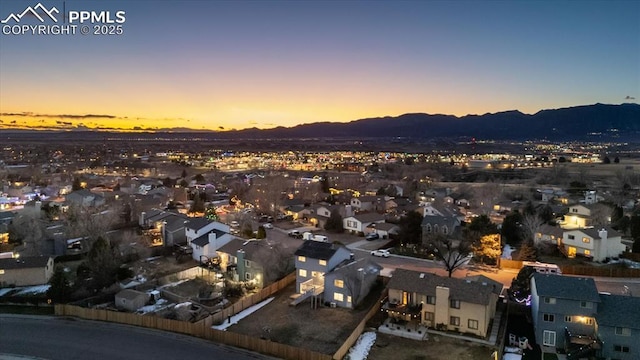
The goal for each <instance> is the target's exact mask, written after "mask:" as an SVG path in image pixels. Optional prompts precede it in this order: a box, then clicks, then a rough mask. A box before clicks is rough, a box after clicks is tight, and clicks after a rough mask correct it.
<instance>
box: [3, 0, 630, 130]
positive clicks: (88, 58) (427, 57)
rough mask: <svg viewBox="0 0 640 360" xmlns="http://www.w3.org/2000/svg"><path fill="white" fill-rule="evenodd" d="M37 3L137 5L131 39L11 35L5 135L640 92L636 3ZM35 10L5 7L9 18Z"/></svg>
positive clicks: (464, 109) (626, 97)
mask: <svg viewBox="0 0 640 360" xmlns="http://www.w3.org/2000/svg"><path fill="white" fill-rule="evenodd" d="M40 2H41V3H42V4H43V5H45V6H46V7H47V8H51V7H52V6H55V7H56V8H57V9H60V11H61V12H62V9H63V5H64V8H66V10H70V9H73V10H96V11H101V10H109V11H112V12H115V11H117V10H122V11H125V13H126V22H125V23H124V24H123V26H122V27H123V31H124V34H123V35H111V36H107V35H105V36H99V35H86V36H85V35H80V34H76V35H57V36H56V35H48V36H47V35H11V34H9V35H7V34H4V33H2V34H0V121H2V122H1V123H0V129H1V128H5V129H6V128H16V127H25V126H29V127H61V128H65V127H66V128H73V127H77V126H87V127H90V128H121V129H132V128H133V127H139V128H172V127H189V128H194V129H212V130H222V129H224V130H229V129H232V128H235V129H242V128H247V127H254V126H255V127H259V128H269V127H274V126H294V125H297V124H302V123H309V122H318V121H350V120H356V119H360V118H365V117H377V116H387V115H391V116H396V115H400V114H403V113H409V112H425V113H432V114H434V113H441V114H453V115H457V116H463V115H466V114H484V113H487V112H498V111H505V110H520V111H522V112H525V113H535V112H537V111H539V110H542V109H550V108H559V107H568V106H575V105H586V104H593V103H598V102H599V103H607V104H620V103H625V102H636V103H637V102H638V100H637V99H638V98H640V1H404V2H402V1H401V2H396V1H394V2H391V1H388V2H387V1H375V2H359V1H346V2H340V1H317V2H316V1H195V0H192V1H189V0H187V1H184V0H183V1H169V0H163V1H145V0H136V1H120V2H118V1H92V2H86V1H75V0H67V1H66V2H64V4H63V1H47V0H43V1H40ZM37 3H38V0H27V1H25V0H20V1H12V0H8V1H7V0H2V1H1V2H0V18H1V19H3V20H4V19H5V18H6V17H7V16H8V15H9V14H11V13H20V12H22V11H23V10H24V9H25V8H26V7H27V6H35V5H36V4H37ZM24 21H25V22H26V21H27V20H24ZM4 25H7V24H2V26H4ZM11 25H15V24H14V23H12V24H11ZM63 115H65V116H63ZM66 115H71V116H66ZM85 115H102V117H100V116H85Z"/></svg>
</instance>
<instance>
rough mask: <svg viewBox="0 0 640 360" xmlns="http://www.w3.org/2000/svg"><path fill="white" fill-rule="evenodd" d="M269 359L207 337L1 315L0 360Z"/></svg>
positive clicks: (76, 321) (85, 322)
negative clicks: (206, 338)
mask: <svg viewBox="0 0 640 360" xmlns="http://www.w3.org/2000/svg"><path fill="white" fill-rule="evenodd" d="M33 358H37V359H46V360H75V359H77V360H84V359H92V360H118V359H122V360H125V359H126V360H132V359H145V360H146V359H154V360H174V359H189V360H199V359H202V360H211V359H225V360H250V359H254V360H255V359H272V358H269V357H266V356H263V355H260V354H255V353H251V352H248V351H244V350H241V349H236V348H232V347H229V346H223V345H218V344H215V343H212V342H209V341H205V340H201V339H197V338H193V337H189V336H184V335H179V334H174V333H169V332H163V331H156V330H149V329H144V328H138V327H132V326H123V325H118V324H110V323H103V322H93V321H84V320H78V319H68V318H54V317H43V316H26V315H6V314H0V360H5V359H33Z"/></svg>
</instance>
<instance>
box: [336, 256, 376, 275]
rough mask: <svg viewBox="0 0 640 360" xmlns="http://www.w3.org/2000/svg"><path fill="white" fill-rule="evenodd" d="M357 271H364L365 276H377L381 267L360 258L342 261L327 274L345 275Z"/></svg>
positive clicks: (369, 260) (367, 259)
mask: <svg viewBox="0 0 640 360" xmlns="http://www.w3.org/2000/svg"><path fill="white" fill-rule="evenodd" d="M358 269H364V271H365V273H366V274H370V275H371V274H373V275H378V274H380V270H382V266H380V265H379V264H378V263H376V262H373V261H371V259H369V258H362V259H358V260H355V261H354V260H349V259H347V260H344V261H343V262H342V263H340V264H339V265H338V266H336V267H335V268H334V269H333V270H331V271H330V272H329V273H330V274H331V273H332V274H346V273H349V272H351V271H358Z"/></svg>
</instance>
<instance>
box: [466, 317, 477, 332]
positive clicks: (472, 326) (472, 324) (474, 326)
mask: <svg viewBox="0 0 640 360" xmlns="http://www.w3.org/2000/svg"><path fill="white" fill-rule="evenodd" d="M468 327H469V329H473V330H478V320H472V319H469V324H468Z"/></svg>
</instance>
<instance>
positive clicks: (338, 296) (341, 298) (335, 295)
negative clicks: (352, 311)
mask: <svg viewBox="0 0 640 360" xmlns="http://www.w3.org/2000/svg"><path fill="white" fill-rule="evenodd" d="M333 300H335V301H344V295H342V294H341V293H338V292H337V293H333Z"/></svg>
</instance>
